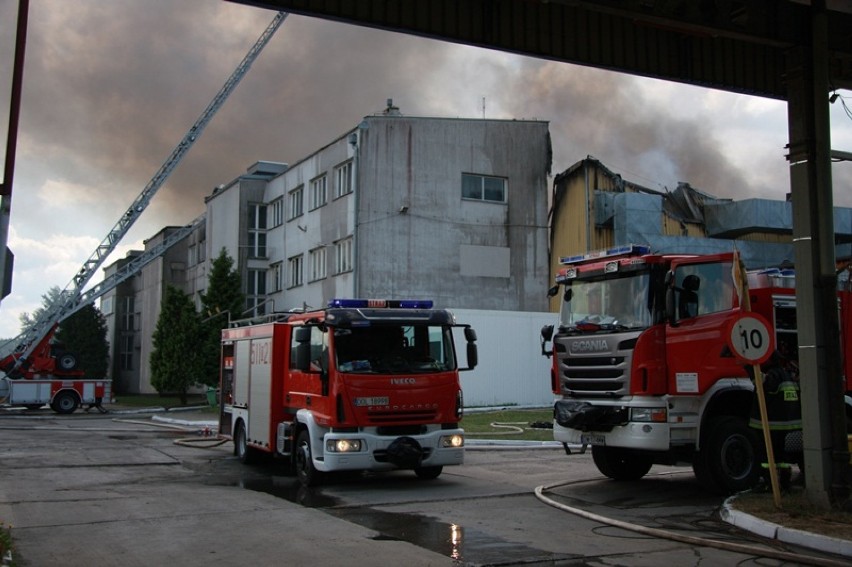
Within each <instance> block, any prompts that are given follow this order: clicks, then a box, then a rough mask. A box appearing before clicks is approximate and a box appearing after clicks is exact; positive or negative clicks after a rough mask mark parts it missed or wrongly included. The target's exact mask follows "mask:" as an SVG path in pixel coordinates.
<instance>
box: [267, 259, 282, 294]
mask: <svg viewBox="0 0 852 567" xmlns="http://www.w3.org/2000/svg"><path fill="white" fill-rule="evenodd" d="M270 269H271V270H272V291H273V292H276V291H281V290H282V289H283V286H284V264H283V263H282V262H277V263H275V264H272V266H270Z"/></svg>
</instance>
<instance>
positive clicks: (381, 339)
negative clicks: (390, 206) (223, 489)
mask: <svg viewBox="0 0 852 567" xmlns="http://www.w3.org/2000/svg"><path fill="white" fill-rule="evenodd" d="M232 324H233V325H234V326H233V327H231V328H228V329H224V330H223V331H222V364H221V381H220V399H221V404H220V423H219V433H220V435H221V436H223V437H224V438H226V439H232V440H233V443H234V454H235V455H236V456H237V457H238V458H239V459H240V460H241V461H243V462H245V463H250V462H253V461H255V460H257V458H258V457H260V456H262V455H274V456H277V457H282V458H283V459H285V460H289V462H290V464H291V466H292V468H293V470H294V472H295V473H296V475H297V477H298V478H299V480H300V482H301V483H302V484H303V485H306V486H310V485H314V484H317V483H319V482H321V481H322V480H323V477H324V476H325V475H326V474H328V473H334V472H337V471H353V472H356V471H389V470H395V469H410V470H413V471H414V472H415V473H416V474H417V476H418V477H420V478H424V479H432V478H436V477H437V476H438V475H440V474H441V471H442V470H443V467H444V466H446V465H459V464H462V462H463V459H464V430H463V429H461V427H460V425H459V421H460V420H461V418H462V413H463V407H464V405H463V398H462V390H461V385H460V382H459V370H471V369H473V367H474V366H475V365H476V363H477V349H476V343H475V341H476V333H475V332H474V330H473V329H472V328H470V326H469V325H464V324H457V323H456V322H455V318H454V316H453V314H452V313H451V312H450V311H447V310H445V309H433V307H432V302H431V301H428V300H365V299H335V300H332V301H330V302H329V304H328V307H327V308H325V309H317V310H313V311H306V312H301V313H288V314H272V315H270V316H267V317H266V318H263V320H262V321H258V320H252V321H250V324H244V323H243V322H234V323H232ZM454 328H461V329H462V332H463V334H464V337H465V341H466V343H467V349H466V364H467V367H465V368H459V361H458V358H457V356H456V350H455V346H454V340H453V329H454Z"/></svg>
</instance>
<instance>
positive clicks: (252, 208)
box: [248, 203, 266, 230]
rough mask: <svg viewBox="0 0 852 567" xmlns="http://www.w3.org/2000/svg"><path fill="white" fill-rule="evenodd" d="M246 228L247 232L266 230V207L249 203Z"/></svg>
mask: <svg viewBox="0 0 852 567" xmlns="http://www.w3.org/2000/svg"><path fill="white" fill-rule="evenodd" d="M248 227H249V230H266V205H259V204H254V203H249V206H248Z"/></svg>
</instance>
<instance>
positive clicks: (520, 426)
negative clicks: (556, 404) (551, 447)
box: [461, 408, 553, 441]
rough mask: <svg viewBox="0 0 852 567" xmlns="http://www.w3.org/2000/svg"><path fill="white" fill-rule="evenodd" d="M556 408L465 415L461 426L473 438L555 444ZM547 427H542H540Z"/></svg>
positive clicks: (508, 410)
mask: <svg viewBox="0 0 852 567" xmlns="http://www.w3.org/2000/svg"><path fill="white" fill-rule="evenodd" d="M552 424H553V409H551V408H546V409H534V410H520V409H519V410H513V409H507V410H499V411H488V412H471V411H468V412H465V415H464V418H463V419H462V422H461V426H462V428H464V432H465V435H466V436H469V437H471V438H472V439H506V440H512V441H553V428H552ZM539 425H541V426H547V427H546V428H539V427H537V426H539Z"/></svg>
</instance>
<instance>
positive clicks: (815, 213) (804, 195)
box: [787, 0, 849, 508]
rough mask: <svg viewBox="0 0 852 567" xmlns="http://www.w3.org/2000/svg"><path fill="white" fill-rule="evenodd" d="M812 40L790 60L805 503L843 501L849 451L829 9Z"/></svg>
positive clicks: (816, 8) (817, 8)
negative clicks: (840, 320) (839, 307)
mask: <svg viewBox="0 0 852 567" xmlns="http://www.w3.org/2000/svg"><path fill="white" fill-rule="evenodd" d="M804 25H810V30H809V31H810V34H809V35H810V39H811V41H810V45H809V46H806V47H803V48H800V49H797V50H794V51H791V52H790V54H789V61H788V74H787V81H788V82H787V85H788V89H789V92H788V107H787V108H788V120H789V135H790V146H789V148H790V153H789V156H788V158H789V160H790V184H791V190H792V201H793V241H794V252H795V259H796V301H797V313H798V325H799V365H800V369H801V400H802V416H803V421H804V450H805V483H806V491H807V495H808V498H809V500H811V501H812V502H813V503H815V504H817V505H820V506H822V507H825V508H827V507H829V506H834V507H837V506H842V505H845V504H846V503H847V501H848V498H849V486H848V482H847V478H846V474H847V470H848V466H849V452H848V449H847V444H846V424H845V412H844V405H843V395H844V387H843V380H842V375H841V372H842V364H841V351H840V340H839V325H838V314H837V296H836V289H837V276H836V272H835V270H836V263H835V254H834V218H833V215H831V214H828V212H830V211H832V210H833V197H832V182H831V158H830V155H831V143H830V138H831V136H830V120H829V113H828V104H829V102H828V94H829V90H830V88H829V81H828V50H827V14H826V9H825V1H824V0H816V1H815V2H813V3H812V5H811V21H810V23H809V24H808V23H805V24H804Z"/></svg>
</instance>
